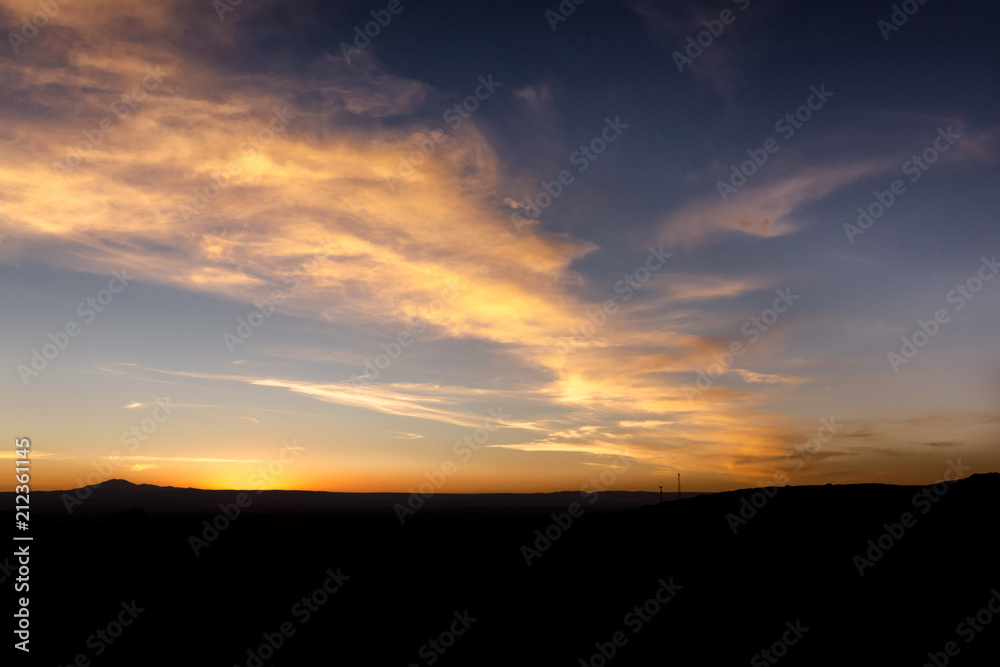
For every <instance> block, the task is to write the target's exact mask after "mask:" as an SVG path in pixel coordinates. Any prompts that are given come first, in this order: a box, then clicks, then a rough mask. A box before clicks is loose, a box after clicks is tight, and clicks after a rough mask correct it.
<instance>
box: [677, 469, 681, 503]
mask: <svg viewBox="0 0 1000 667" xmlns="http://www.w3.org/2000/svg"><path fill="white" fill-rule="evenodd" d="M680 499H681V474H680V473H677V500H680Z"/></svg>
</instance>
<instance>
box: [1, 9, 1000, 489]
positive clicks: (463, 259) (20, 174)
mask: <svg viewBox="0 0 1000 667" xmlns="http://www.w3.org/2000/svg"><path fill="white" fill-rule="evenodd" d="M913 5H914V6H916V7H917V10H916V11H915V13H913V14H912V15H905V19H906V20H905V23H901V25H898V26H897V25H895V24H893V23H892V20H893V19H892V15H893V9H892V7H891V3H889V2H884V3H880V2H876V3H871V2H860V1H857V2H855V1H851V2H846V3H818V4H817V3H796V2H775V1H764V0H735V1H730V0H715V1H714V2H693V1H688V0H682V1H671V2H652V1H648V0H624V1H618V2H615V1H608V2H601V1H599V0H591V1H590V2H585V3H583V4H581V5H579V6H577V5H574V4H572V3H571V2H569V0H567V1H566V2H563V3H562V7H563V8H564V9H563V11H566V10H567V8H571V7H572V8H575V9H574V10H573V11H572V13H570V14H569V15H568V16H564V15H562V14H560V13H559V7H560V4H559V3H558V2H557V0H550V1H549V2H493V3H457V2H456V3H440V2H431V1H429V0H427V1H424V0H418V1H416V2H411V1H410V0H401V1H399V2H396V1H393V2H385V1H382V0H378V1H374V2H373V1H371V0H367V1H365V2H319V1H317V2H278V1H276V0H269V1H263V0H243V2H241V3H240V4H237V5H230V4H228V3H225V2H223V0H218V1H217V2H215V3H214V4H213V2H212V1H211V0H197V1H182V2H173V1H170V0H167V1H164V2H128V1H117V0H114V1H109V2H103V1H100V0H70V1H68V2H65V3H60V2H59V1H58V0H52V2H50V3H48V4H47V5H46V4H45V3H39V2H37V0H31V1H28V2H14V1H12V0H0V27H2V33H3V35H4V40H3V41H4V43H3V44H0V237H2V238H0V286H2V288H0V308H2V313H3V318H2V323H0V339H2V348H0V350H2V352H0V354H2V357H0V361H2V368H3V375H2V380H0V404H2V406H3V407H2V414H3V424H4V431H5V433H6V434H7V435H6V438H7V442H8V447H7V448H5V451H3V452H0V457H3V458H5V459H10V458H12V457H13V445H14V439H15V438H20V437H28V438H30V439H31V442H32V453H33V454H32V456H33V468H32V472H33V477H32V482H33V487H32V488H33V489H37V490H42V489H65V488H73V487H77V486H81V485H82V484H86V483H88V481H89V482H95V481H102V480H103V479H107V478H109V477H118V478H124V479H128V480H130V481H133V482H136V483H152V484H163V485H174V486H197V487H203V488H247V487H251V486H252V484H251V479H253V478H254V476H255V475H258V471H259V470H260V469H261V468H266V467H267V465H268V464H269V463H271V464H272V470H276V469H278V468H279V467H280V468H281V470H280V473H279V474H273V475H270V476H269V477H268V478H267V480H266V485H267V486H268V487H269V488H289V489H293V488H294V489H317V490H329V491H400V492H404V491H407V490H408V489H410V488H416V487H417V486H418V485H419V484H421V483H422V482H426V481H427V480H428V474H429V475H430V476H431V477H434V474H433V471H438V470H441V468H442V466H443V465H449V464H448V462H450V464H453V465H454V469H451V468H449V469H450V470H451V471H452V472H451V474H449V475H447V476H446V481H445V482H444V483H443V484H441V485H440V486H439V488H438V489H437V490H438V491H440V492H452V493H457V492H497V491H511V492H521V491H557V490H576V489H579V488H581V486H583V485H584V484H586V483H587V481H588V480H589V479H591V478H593V477H595V476H596V475H600V473H601V472H602V471H606V470H613V471H615V472H614V474H613V475H608V476H607V478H611V477H613V478H614V481H613V483H612V484H611V486H612V488H616V489H625V490H650V491H653V490H656V489H657V487H658V486H659V485H661V484H662V485H664V486H665V487H666V488H667V489H668V490H672V489H674V488H675V485H676V475H677V473H678V472H679V473H681V475H682V479H683V484H684V488H685V490H691V491H720V490H725V489H733V488H740V487H746V486H753V485H755V484H759V483H760V484H763V483H770V482H771V480H772V479H774V478H775V475H776V473H780V474H784V475H787V480H788V483H791V484H793V485H797V484H817V483H826V482H834V483H847V482H890V483H909V484H922V483H929V482H932V481H936V480H939V479H941V478H942V477H943V475H944V473H945V471H946V470H947V469H948V461H949V460H950V461H958V460H959V459H961V462H962V464H963V465H965V466H969V467H971V472H987V471H995V470H998V469H1000V450H998V445H1000V409H998V399H1000V354H998V348H997V341H998V332H1000V307H998V306H1000V278H998V279H994V278H995V277H996V273H997V272H998V271H1000V266H997V265H996V263H995V262H996V258H997V257H998V256H1000V234H998V230H1000V224H998V217H997V211H998V210H1000V169H998V167H1000V162H998V157H1000V117H998V114H997V109H998V108H1000V78H998V77H997V72H998V71H1000V50H998V49H997V46H996V35H995V34H993V33H992V32H991V26H992V25H993V23H992V21H987V20H984V17H983V16H982V13H983V12H991V13H992V14H993V15H994V18H993V20H995V15H996V13H997V12H998V11H1000V10H998V9H997V8H996V7H990V8H988V9H986V8H984V5H983V4H982V3H972V2H967V3H945V2H939V1H937V0H932V1H930V2H927V3H925V4H922V5H917V3H916V2H913ZM907 6H908V7H909V5H907ZM43 7H48V9H43ZM39 12H40V13H39ZM546 12H549V13H548V14H547V13H546ZM33 14H34V15H35V16H36V20H37V24H38V25H40V27H37V25H32V24H31V23H30V21H31V18H30V17H31V16H32V15H33ZM39 17H40V18H39ZM900 17H904V15H902V14H901V15H898V16H896V20H897V22H901V21H902V19H901V18H900ZM42 19H44V21H43V20H42ZM378 21H381V22H382V24H380V23H378ZM706 21H707V22H708V23H707V24H706V23H705V22H706ZM880 21H881V22H882V23H881V24H880V23H879V22H880ZM887 26H890V27H887ZM897 27H898V29H896V28H897ZM366 29H367V30H368V31H369V33H370V34H375V36H374V37H369V36H367V35H365V34H364V33H365V30H366ZM713 30H714V31H715V32H718V33H719V34H718V35H714V34H712V31H713ZM699 33H701V34H700V35H699ZM689 37H691V38H692V39H691V40H690V41H689V40H688V38H689ZM699 41H700V42H701V45H699ZM685 51H686V53H685ZM679 70H681V71H679ZM786 114H790V116H788V117H786ZM796 114H798V116H796ZM755 159H756V162H753V160H755ZM734 165H735V167H734ZM741 169H742V170H743V171H742V172H741ZM734 170H735V172H736V173H735V174H734ZM747 174H749V175H747ZM896 181H898V182H897V183H895V185H894V182H896ZM880 199H881V203H879V200H880ZM859 207H862V211H863V212H865V211H867V212H869V215H871V218H869V219H867V220H866V219H864V218H862V223H863V226H864V227H866V228H862V227H859V226H858V219H859V211H858V209H859ZM845 225H846V227H845ZM88 299H89V300H90V301H89V302H88ZM255 304H259V305H255ZM779 311H781V312H779ZM752 318H757V319H756V320H754V319H752ZM935 318H937V319H935ZM920 322H923V323H924V326H923V329H921V325H920ZM917 332H920V333H917ZM924 332H926V333H924ZM931 332H933V335H929V334H930V333H931ZM915 334H916V340H914V336H915ZM904 337H905V338H906V339H907V340H908V341H909V342H907V343H905V344H904V340H903V339H904ZM911 343H913V347H912V348H911V347H909V345H910V344H911ZM731 349H735V350H740V353H739V354H738V355H733V356H732V357H730V358H727V357H726V356H725V355H726V354H727V353H729V352H730V350H731ZM890 353H892V354H893V355H898V356H890ZM911 353H913V354H911ZM379 355H382V356H379ZM713 364H715V365H713ZM699 373H701V374H703V375H699ZM352 378H353V380H352ZM164 406H166V407H164ZM821 420H826V421H825V422H824V421H821ZM831 422H832V424H833V425H834V427H833V428H832V429H830V428H829V427H827V426H824V424H830V423H831ZM821 427H822V428H823V429H824V430H820V429H821ZM130 431H131V433H130ZM817 434H819V435H820V436H821V437H822V441H819V440H817V441H813V443H812V444H810V446H809V449H810V450H811V451H812V452H813V453H812V455H811V456H809V457H808V460H806V459H805V458H796V456H795V451H796V450H795V448H796V447H800V451H806V450H802V448H801V446H802V445H803V444H804V443H807V441H809V439H810V438H813V437H814V436H817ZM463 439H467V440H466V441H465V442H463ZM457 442H463V444H462V445H460V446H456V443H457ZM476 447H478V448H476ZM282 457H283V458H284V459H285V460H286V461H291V462H290V463H287V464H286V465H283V466H275V465H273V464H274V462H275V461H276V460H280V459H281V458H282ZM9 462H10V463H11V464H12V461H9ZM101 471H104V472H101ZM88 477H89V478H90V479H89V480H88ZM3 479H4V481H3V483H2V485H0V489H3V490H10V489H11V488H12V487H13V484H12V483H11V481H10V477H9V476H8V475H4V477H3Z"/></svg>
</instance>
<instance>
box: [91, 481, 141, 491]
mask: <svg viewBox="0 0 1000 667" xmlns="http://www.w3.org/2000/svg"><path fill="white" fill-rule="evenodd" d="M94 486H99V487H101V488H102V489H134V488H135V487H137V486H139V485H138V484H133V483H132V482H130V481H128V480H127V479H109V480H108V481H106V482H101V483H100V484H95V485H94Z"/></svg>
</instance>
